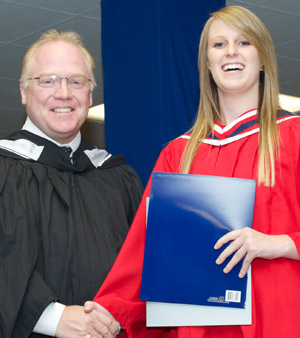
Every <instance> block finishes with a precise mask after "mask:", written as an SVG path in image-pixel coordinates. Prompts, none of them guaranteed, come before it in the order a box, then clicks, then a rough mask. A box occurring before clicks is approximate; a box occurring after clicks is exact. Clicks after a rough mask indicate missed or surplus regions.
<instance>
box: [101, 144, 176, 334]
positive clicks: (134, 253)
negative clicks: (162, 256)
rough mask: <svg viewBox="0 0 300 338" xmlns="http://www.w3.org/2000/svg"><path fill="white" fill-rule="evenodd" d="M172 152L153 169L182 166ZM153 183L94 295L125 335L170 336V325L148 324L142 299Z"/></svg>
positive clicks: (161, 170) (163, 153) (165, 152)
mask: <svg viewBox="0 0 300 338" xmlns="http://www.w3.org/2000/svg"><path fill="white" fill-rule="evenodd" d="M170 152H172V147H170V146H168V147H167V148H166V149H165V150H163V152H162V153H161V155H160V157H159V158H158V160H157V163H156V165H155V167H154V170H153V171H160V172H166V171H167V172H172V171H174V170H175V171H177V170H178V165H177V164H175V165H174V163H171V162H170V156H169V155H170ZM173 159H174V157H173ZM171 161H172V160H171ZM150 185H151V177H150V179H149V182H148V184H147V187H146V189H145V192H144V195H143V198H142V202H141V204H140V206H139V209H138V211H137V214H136V216H135V218H134V221H133V224H132V226H131V228H130V230H129V233H128V236H127V238H126V240H125V242H124V244H123V247H122V249H121V251H120V254H119V255H118V258H117V259H116V261H115V264H114V265H113V267H112V269H111V271H110V273H109V275H108V276H107V278H106V280H105V281H104V283H103V284H102V287H101V288H100V290H99V291H98V293H97V295H96V297H95V299H94V301H96V302H97V303H99V304H101V305H102V306H104V307H105V308H106V309H107V310H108V311H109V312H111V313H112V315H113V316H114V317H115V318H116V319H117V320H118V321H119V322H120V323H121V325H122V327H123V328H124V329H125V331H124V332H123V333H122V335H121V337H122V336H124V337H126V336H128V337H132V338H134V337H144V338H147V337H169V334H170V333H169V329H164V328H162V329H154V328H148V329H147V328H146V324H145V323H146V305H145V302H143V301H140V286H141V276H142V268H143V257H144V244H145V236H146V198H147V197H149V195H150Z"/></svg>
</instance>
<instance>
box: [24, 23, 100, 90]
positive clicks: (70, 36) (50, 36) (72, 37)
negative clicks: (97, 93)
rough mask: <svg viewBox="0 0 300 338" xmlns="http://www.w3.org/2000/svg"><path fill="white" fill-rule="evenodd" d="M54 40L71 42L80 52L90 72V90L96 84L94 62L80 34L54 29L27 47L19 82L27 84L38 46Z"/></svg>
mask: <svg viewBox="0 0 300 338" xmlns="http://www.w3.org/2000/svg"><path fill="white" fill-rule="evenodd" d="M56 41H65V42H68V43H71V44H73V45H74V46H75V47H77V48H78V49H79V50H80V51H81V52H82V54H83V57H84V60H85V62H86V65H87V67H88V70H89V72H90V78H91V84H92V85H91V90H93V89H94V87H95V86H96V80H95V75H94V71H95V62H94V59H93V57H92V55H91V53H90V52H89V51H88V50H87V48H86V47H85V45H84V44H83V42H82V38H81V36H80V35H79V34H78V33H76V32H72V31H66V32H61V33H59V32H58V31H57V30H55V29H50V30H48V31H46V32H45V33H44V34H43V35H42V36H41V37H40V38H39V39H38V40H36V41H35V42H34V43H33V44H32V45H31V46H30V47H29V48H28V50H27V52H26V54H25V56H24V58H23V64H22V71H21V76H20V82H21V83H22V85H23V87H24V88H26V86H27V78H28V76H29V73H30V71H31V67H32V62H33V60H34V56H35V53H36V52H37V50H38V48H39V47H41V46H43V45H45V44H46V43H50V42H56Z"/></svg>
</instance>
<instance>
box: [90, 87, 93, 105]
mask: <svg viewBox="0 0 300 338" xmlns="http://www.w3.org/2000/svg"><path fill="white" fill-rule="evenodd" d="M92 105H93V92H92V91H91V92H90V107H91V106H92Z"/></svg>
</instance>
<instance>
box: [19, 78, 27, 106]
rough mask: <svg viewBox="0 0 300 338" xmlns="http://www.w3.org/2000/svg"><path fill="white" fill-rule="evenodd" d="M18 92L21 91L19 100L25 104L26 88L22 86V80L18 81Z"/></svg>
mask: <svg viewBox="0 0 300 338" xmlns="http://www.w3.org/2000/svg"><path fill="white" fill-rule="evenodd" d="M20 93H21V102H22V104H24V105H25V104H26V88H25V87H24V82H20Z"/></svg>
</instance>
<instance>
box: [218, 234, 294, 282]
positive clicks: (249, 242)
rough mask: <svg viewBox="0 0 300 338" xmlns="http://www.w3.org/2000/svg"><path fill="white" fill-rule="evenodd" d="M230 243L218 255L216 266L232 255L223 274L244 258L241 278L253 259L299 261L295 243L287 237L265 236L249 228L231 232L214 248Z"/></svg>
mask: <svg viewBox="0 0 300 338" xmlns="http://www.w3.org/2000/svg"><path fill="white" fill-rule="evenodd" d="M229 241H232V242H231V243H230V244H229V245H228V247H227V248H226V249H225V250H224V251H223V252H222V253H221V254H220V255H219V257H218V258H217V260H216V263H217V264H222V263H223V262H224V261H225V260H226V258H227V257H229V256H230V255H231V254H233V256H232V258H231V260H230V261H229V262H228V264H227V265H226V266H225V268H224V270H223V271H224V273H228V272H230V271H231V270H232V269H233V267H234V266H235V265H236V264H237V263H238V262H239V261H240V260H241V259H243V258H244V262H243V265H242V268H241V271H240V273H239V277H240V278H243V277H244V276H245V275H246V273H247V271H248V269H249V267H250V264H251V263H252V261H253V260H254V259H255V258H263V259H275V258H279V257H286V258H291V259H297V260H299V259H300V256H299V253H298V251H297V249H296V246H295V243H294V242H293V240H292V239H291V238H290V237H289V236H288V235H266V234H263V233H261V232H258V231H256V230H253V229H250V228H243V229H239V230H233V231H231V232H229V233H227V234H226V235H224V236H223V237H221V238H220V239H219V240H218V241H217V243H216V244H215V246H214V248H215V249H216V250H218V249H220V248H221V247H222V246H223V245H224V244H226V243H228V242H229Z"/></svg>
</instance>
